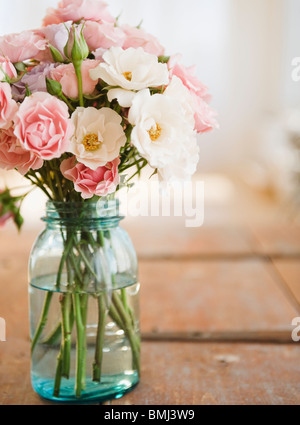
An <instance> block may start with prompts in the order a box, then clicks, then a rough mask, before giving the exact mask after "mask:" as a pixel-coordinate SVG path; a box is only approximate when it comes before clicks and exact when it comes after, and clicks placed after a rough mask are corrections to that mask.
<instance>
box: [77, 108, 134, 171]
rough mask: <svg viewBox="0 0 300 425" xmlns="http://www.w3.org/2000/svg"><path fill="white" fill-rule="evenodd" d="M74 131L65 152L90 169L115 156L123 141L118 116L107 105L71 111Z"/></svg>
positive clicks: (94, 168)
mask: <svg viewBox="0 0 300 425" xmlns="http://www.w3.org/2000/svg"><path fill="white" fill-rule="evenodd" d="M71 119H72V122H73V124H74V126H75V132H74V135H73V137H72V139H71V142H70V148H69V152H71V153H73V154H74V155H75V156H76V158H77V160H78V161H79V162H81V163H82V164H84V165H86V166H87V167H89V168H91V169H92V170H96V169H97V168H98V167H102V166H104V165H106V164H107V163H108V162H110V161H113V160H114V159H116V158H117V157H118V156H119V153H120V149H121V147H122V146H124V145H125V143H126V136H125V133H124V131H123V127H122V125H121V123H122V118H121V116H120V115H119V114H117V112H115V111H113V110H112V109H110V108H102V109H96V108H92V107H89V108H82V107H79V108H77V109H76V110H75V112H74V113H73V114H72V117H71Z"/></svg>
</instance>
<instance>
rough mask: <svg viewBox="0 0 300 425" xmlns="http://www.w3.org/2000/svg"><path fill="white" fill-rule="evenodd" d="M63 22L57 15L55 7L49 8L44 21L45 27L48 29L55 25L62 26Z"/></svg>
mask: <svg viewBox="0 0 300 425" xmlns="http://www.w3.org/2000/svg"><path fill="white" fill-rule="evenodd" d="M61 22H62V20H61V18H60V17H59V16H58V15H57V13H56V9H54V8H53V7H49V8H48V9H47V14H46V16H45V17H44V19H43V26H44V27H46V26H48V25H55V24H61Z"/></svg>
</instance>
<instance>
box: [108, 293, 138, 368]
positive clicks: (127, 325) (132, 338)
mask: <svg viewBox="0 0 300 425" xmlns="http://www.w3.org/2000/svg"><path fill="white" fill-rule="evenodd" d="M112 300H113V303H114V305H115V307H116V309H117V311H118V313H119V315H120V317H121V319H122V321H123V323H124V331H125V333H126V335H127V337H128V339H129V342H130V345H131V350H132V358H133V366H134V367H135V368H136V369H137V371H138V373H139V374H140V352H139V346H138V344H137V339H136V334H135V331H134V329H133V327H132V325H131V319H130V317H129V316H128V314H127V313H126V311H125V309H124V306H123V304H122V301H121V298H120V297H119V295H118V294H117V293H116V292H114V293H113V296H112Z"/></svg>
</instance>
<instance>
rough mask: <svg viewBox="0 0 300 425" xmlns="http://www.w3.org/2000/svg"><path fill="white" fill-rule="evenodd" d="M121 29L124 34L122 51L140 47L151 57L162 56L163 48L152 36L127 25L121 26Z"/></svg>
mask: <svg viewBox="0 0 300 425" xmlns="http://www.w3.org/2000/svg"><path fill="white" fill-rule="evenodd" d="M121 29H122V30H123V31H124V32H125V35H126V39H125V42H124V45H123V49H124V50H126V49H129V47H133V48H134V49H137V48H138V47H142V48H143V49H144V50H145V52H147V53H150V54H151V55H156V56H163V55H164V53H165V49H164V47H163V46H162V45H161V44H160V43H159V41H158V39H157V38H156V37H154V36H153V35H151V34H148V33H147V32H146V31H144V30H143V29H141V28H136V27H131V26H129V25H123V26H122V27H121Z"/></svg>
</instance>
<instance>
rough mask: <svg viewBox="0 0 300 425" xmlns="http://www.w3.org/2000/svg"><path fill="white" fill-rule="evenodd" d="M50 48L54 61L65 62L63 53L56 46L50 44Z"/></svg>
mask: <svg viewBox="0 0 300 425" xmlns="http://www.w3.org/2000/svg"><path fill="white" fill-rule="evenodd" d="M49 49H50V52H51V55H52V58H53V60H54V62H60V63H64V62H65V60H64V58H63V56H62V54H61V53H60V52H59V51H58V50H57V49H56V48H55V47H54V46H52V45H51V44H49Z"/></svg>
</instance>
